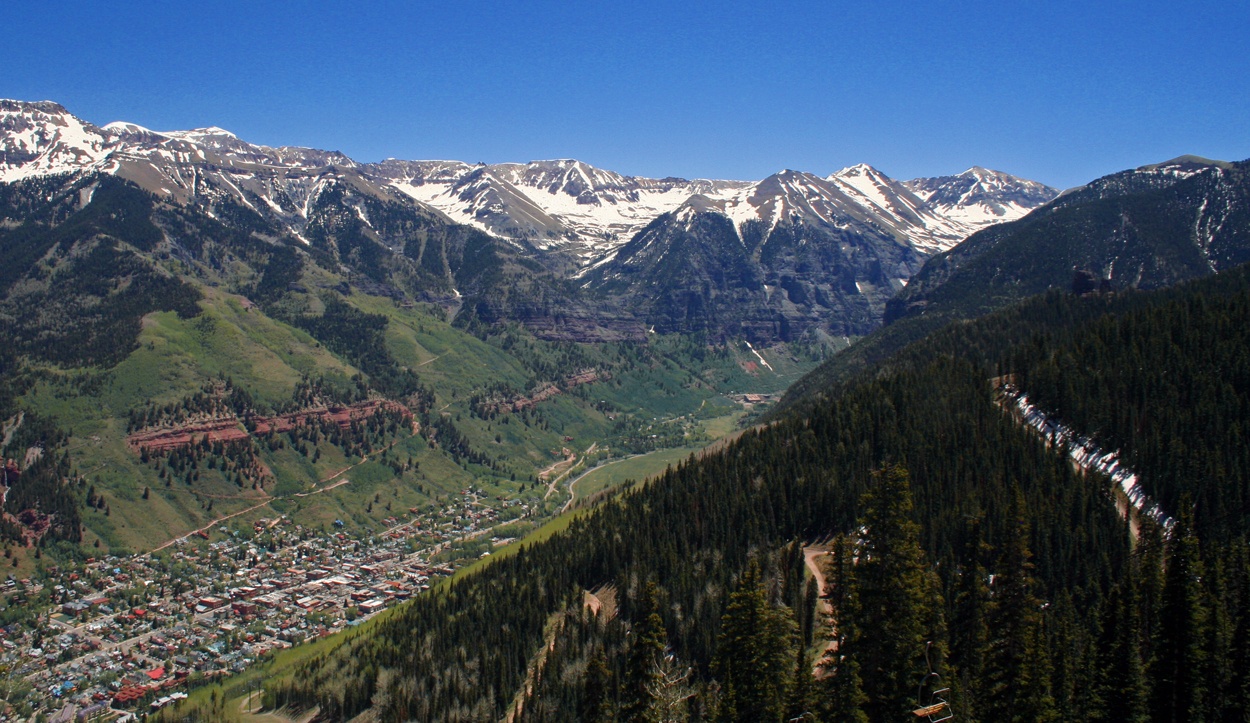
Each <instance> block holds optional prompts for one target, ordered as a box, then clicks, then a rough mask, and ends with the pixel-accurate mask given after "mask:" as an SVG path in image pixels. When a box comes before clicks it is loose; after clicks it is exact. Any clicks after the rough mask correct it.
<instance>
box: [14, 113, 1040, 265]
mask: <svg viewBox="0 0 1250 723" xmlns="http://www.w3.org/2000/svg"><path fill="white" fill-rule="evenodd" d="M81 172H104V173H111V174H115V175H118V176H121V177H123V178H125V179H127V180H130V181H133V182H135V183H137V184H138V185H140V186H141V187H143V188H146V189H147V190H149V191H152V192H154V193H157V194H158V195H161V196H165V197H172V198H174V199H176V200H177V201H179V202H181V203H190V202H192V201H194V202H196V203H198V204H202V205H205V206H206V207H208V208H209V210H210V212H211V211H212V209H213V207H214V205H216V204H220V203H223V202H229V203H234V204H237V205H240V206H243V207H245V208H248V209H250V210H252V211H255V212H256V213H258V214H261V215H262V216H264V217H266V218H269V219H276V220H280V221H281V222H282V223H283V224H284V225H285V226H286V227H287V228H288V229H289V230H290V232H291V233H292V234H294V235H295V236H296V237H299V238H305V231H306V226H307V224H308V220H309V218H308V214H309V209H310V208H311V207H312V206H313V205H314V201H315V199H316V198H317V196H318V195H319V194H320V193H321V192H322V191H323V190H324V189H325V188H326V186H327V184H346V185H347V186H348V187H350V188H351V189H352V191H353V193H354V194H356V195H364V196H369V197H372V198H374V199H378V200H385V201H387V202H402V199H408V200H409V201H410V202H415V203H416V205H418V206H419V207H420V208H421V209H423V211H425V212H429V211H431V210H434V211H436V213H437V214H439V215H441V216H443V217H445V218H446V219H447V220H450V221H454V222H456V223H462V224H466V225H469V226H474V227H476V228H479V229H481V230H483V231H485V232H487V233H489V234H492V235H494V236H496V237H498V238H501V239H505V240H508V241H511V242H513V243H514V244H516V245H518V246H521V247H523V248H537V249H540V250H544V251H555V252H564V253H568V254H570V255H571V256H572V257H573V258H574V259H576V261H575V263H576V264H577V265H580V266H582V267H583V268H588V267H590V266H593V265H596V264H601V263H603V262H604V261H605V260H606V259H607V258H609V257H610V256H611V255H612V254H613V253H615V252H616V251H617V250H618V249H619V248H621V247H622V246H624V245H625V244H626V243H627V242H628V241H629V240H630V239H631V238H633V237H634V236H635V235H636V234H637V233H639V232H640V231H641V230H642V229H643V228H645V227H646V226H647V225H648V224H650V223H651V222H652V221H654V220H655V219H656V218H658V217H660V216H662V215H663V214H666V213H669V212H671V211H674V210H676V209H677V208H679V207H680V206H681V205H682V204H683V203H685V202H686V201H687V200H688V199H690V198H691V197H692V196H695V195H699V196H703V197H705V198H706V199H707V200H708V201H709V203H710V209H709V210H711V211H712V212H716V211H717V210H719V212H721V213H724V214H725V215H726V216H727V217H728V218H729V219H731V220H732V221H733V224H734V226H735V227H736V228H738V229H739V233H740V234H741V227H742V225H743V224H744V223H746V222H749V221H758V222H761V223H763V224H764V225H765V226H767V227H769V228H772V227H775V226H776V225H777V223H778V222H779V221H780V220H782V219H783V218H789V219H791V220H793V219H795V218H798V217H803V218H807V219H809V220H811V221H812V222H819V223H823V224H826V225H830V226H834V227H850V226H856V225H863V224H867V225H870V226H873V227H875V228H877V229H878V230H881V231H884V232H885V233H887V234H889V235H891V236H893V237H895V238H897V239H899V241H900V242H903V243H907V244H909V245H911V246H913V247H914V248H915V249H916V250H917V251H919V252H920V253H923V254H933V253H936V252H939V251H942V250H945V249H948V248H950V247H951V246H953V245H954V244H956V243H958V242H959V241H960V240H962V239H963V238H965V237H966V236H967V235H968V234H970V233H971V232H973V231H975V230H977V229H978V228H981V227H982V226H984V225H986V224H988V223H995V222H1000V221H1008V220H1012V219H1015V218H1018V217H1020V216H1022V215H1024V214H1025V213H1027V212H1028V211H1029V210H1031V209H1032V208H1035V207H1036V206H1038V205H1040V204H1042V203H1044V202H1045V201H1047V200H1049V199H1050V198H1053V197H1054V196H1055V195H1056V194H1057V192H1056V191H1055V190H1054V189H1050V188H1048V187H1046V186H1043V185H1041V184H1038V183H1035V182H1032V181H1025V180H1022V179H1018V178H1015V177H1014V176H1009V175H1007V174H1004V173H998V172H994V171H986V170H984V169H980V168H973V169H971V170H969V171H966V172H964V173H962V174H960V175H958V176H950V177H941V178H926V179H916V180H914V181H904V182H899V181H895V180H893V179H891V178H889V177H888V176H886V175H885V174H883V173H881V172H880V171H877V170H876V169H874V168H872V167H871V166H867V165H862V164H861V165H857V166H852V167H850V168H846V169H843V170H841V171H838V172H836V173H834V174H832V175H830V176H828V177H826V178H820V177H818V176H815V175H812V174H808V173H802V172H796V171H784V172H781V173H778V174H775V175H773V176H770V177H768V178H766V179H763V180H761V181H757V182H750V181H725V180H686V179H681V178H662V179H652V178H640V177H636V176H626V175H622V174H619V173H615V172H613V171H608V170H604V169H600V168H595V167H593V166H590V165H587V164H585V163H582V162H580V161H576V160H554V161H534V162H530V163H501V164H495V165H481V164H478V165H470V164H467V163H463V162H460V161H400V160H387V161H383V162H381V163H372V164H360V163H357V162H356V161H353V160H352V159H351V158H348V157H347V156H345V155H343V154H342V153H338V152H335V151H321V150H316V149H310V148H296V147H278V148H273V147H268V146H261V145H255V144H252V143H248V142H246V141H243V140H241V139H239V138H238V137H237V136H235V135H234V134H233V133H230V132H229V131H226V130H224V129H221V128H216V127H209V128H198V129H193V130H186V131H163V132H158V131H152V130H149V129H146V128H143V127H141V126H138V125H135V124H132V123H124V122H116V123H110V124H108V125H105V126H103V127H97V126H95V125H92V124H91V123H87V122H85V121H83V120H81V119H79V118H76V117H75V116H73V115H72V114H70V113H69V112H68V111H67V110H65V108H63V107H62V106H60V105H58V104H56V103H52V102H47V101H45V102H39V103H27V102H21V101H10V100H4V101H0V181H3V182H9V181H14V180H18V179H21V178H27V177H30V176H39V175H49V174H57V173H81ZM397 192H398V193H397ZM366 223H367V219H366Z"/></svg>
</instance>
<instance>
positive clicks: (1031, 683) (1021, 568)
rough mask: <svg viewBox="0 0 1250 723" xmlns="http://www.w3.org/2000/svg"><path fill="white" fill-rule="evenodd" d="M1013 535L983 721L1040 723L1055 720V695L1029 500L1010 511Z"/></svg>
mask: <svg viewBox="0 0 1250 723" xmlns="http://www.w3.org/2000/svg"><path fill="white" fill-rule="evenodd" d="M1010 514H1011V518H1012V520H1013V521H1014V527H1015V529H1014V534H1013V535H1012V537H1011V539H1009V540H1008V541H1007V546H1006V549H1005V550H1003V555H1002V558H1001V560H1000V561H999V563H998V565H997V568H998V575H997V577H996V578H995V580H994V587H993V607H992V609H991V612H990V630H991V631H992V636H993V637H992V639H991V640H990V645H989V654H988V656H987V660H986V668H987V675H986V686H985V704H984V706H982V709H983V710H984V714H983V715H982V716H981V718H982V720H987V721H1004V722H1006V721H1020V723H1026V722H1029V723H1040V722H1041V721H1050V720H1055V719H1056V717H1057V715H1058V714H1057V711H1056V710H1055V702H1054V699H1053V697H1052V695H1051V691H1050V656H1049V654H1048V651H1047V649H1046V645H1045V636H1044V634H1043V630H1042V618H1041V612H1040V609H1041V601H1040V600H1038V599H1037V597H1036V596H1034V594H1033V584H1034V583H1033V572H1032V571H1033V563H1032V562H1030V559H1031V558H1032V553H1031V552H1029V546H1028V534H1029V523H1028V521H1027V520H1026V519H1025V518H1024V497H1023V495H1022V494H1021V493H1020V492H1019V490H1017V491H1016V495H1015V498H1014V502H1013V503H1012V508H1011V513H1010Z"/></svg>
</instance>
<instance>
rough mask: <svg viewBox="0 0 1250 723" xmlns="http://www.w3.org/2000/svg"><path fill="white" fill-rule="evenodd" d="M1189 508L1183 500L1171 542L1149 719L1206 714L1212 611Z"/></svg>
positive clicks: (1175, 720)
mask: <svg viewBox="0 0 1250 723" xmlns="http://www.w3.org/2000/svg"><path fill="white" fill-rule="evenodd" d="M1189 507H1190V505H1189V504H1188V502H1187V501H1185V500H1182V502H1181V514H1180V518H1179V519H1178V520H1177V521H1176V525H1175V526H1174V527H1173V528H1172V536H1171V538H1170V539H1169V540H1168V550H1167V569H1166V571H1165V572H1164V581H1163V601H1162V606H1161V608H1160V614H1159V632H1158V637H1157V639H1156V642H1155V657H1154V660H1153V661H1152V662H1151V666H1150V685H1151V690H1152V692H1153V695H1152V696H1151V718H1152V720H1155V721H1160V722H1163V723H1180V722H1181V721H1194V720H1202V718H1203V715H1204V714H1205V713H1206V710H1205V704H1206V700H1205V698H1206V694H1207V689H1206V681H1205V680H1203V677H1202V671H1203V670H1204V666H1205V663H1206V651H1205V650H1204V648H1203V643H1204V642H1205V641H1206V638H1207V624H1208V610H1207V601H1206V594H1205V591H1204V590H1203V588H1202V576H1203V565H1202V557H1201V555H1200V554H1199V550H1198V537H1197V535H1195V534H1194V530H1193V519H1192V513H1191V512H1190V510H1189Z"/></svg>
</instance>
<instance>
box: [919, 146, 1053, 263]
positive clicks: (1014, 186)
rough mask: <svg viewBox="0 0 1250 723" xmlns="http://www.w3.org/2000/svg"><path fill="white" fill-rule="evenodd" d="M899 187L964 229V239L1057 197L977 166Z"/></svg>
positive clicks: (1049, 190)
mask: <svg viewBox="0 0 1250 723" xmlns="http://www.w3.org/2000/svg"><path fill="white" fill-rule="evenodd" d="M902 185H903V186H904V187H906V188H907V189H908V190H910V191H911V192H912V193H914V194H916V196H917V197H918V198H920V200H922V201H924V203H925V205H926V206H927V207H928V208H929V209H930V210H931V211H932V212H933V213H934V214H936V215H938V216H940V217H942V218H945V219H947V220H949V221H950V222H952V223H955V224H958V225H959V226H962V227H963V228H965V229H967V231H966V232H965V233H964V237H965V238H966V237H967V236H968V234H969V233H971V232H972V231H978V230H980V229H982V228H984V227H986V226H989V225H991V224H995V223H1002V222H1004V221H1014V220H1016V219H1017V218H1020V217H1021V216H1023V215H1025V214H1027V213H1028V212H1029V211H1032V210H1033V209H1035V208H1037V207H1038V206H1040V205H1042V204H1043V203H1046V202H1047V201H1050V200H1051V199H1053V198H1054V197H1055V196H1056V195H1057V192H1056V191H1055V189H1053V188H1051V187H1049V186H1046V185H1043V184H1041V183H1038V182H1036V181H1027V180H1024V179H1022V178H1016V177H1015V176H1012V175H1008V174H1006V173H1001V172H999V171H991V170H988V169H985V168H981V167H980V166H973V167H972V168H969V169H968V170H966V171H964V172H963V173H960V174H959V175H957V176H939V177H937V178H916V179H913V180H911V181H904V182H903V184H902ZM948 248H949V247H948ZM943 250H945V249H943Z"/></svg>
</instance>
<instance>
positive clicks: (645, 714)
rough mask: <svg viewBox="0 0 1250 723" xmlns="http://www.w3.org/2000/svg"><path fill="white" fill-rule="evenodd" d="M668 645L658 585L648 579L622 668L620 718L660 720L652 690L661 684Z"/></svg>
mask: <svg viewBox="0 0 1250 723" xmlns="http://www.w3.org/2000/svg"><path fill="white" fill-rule="evenodd" d="M667 647H668V632H667V631H666V630H665V629H664V618H662V617H660V588H659V586H658V585H656V584H655V583H654V582H648V583H647V586H646V589H645V590H644V592H643V597H642V605H641V606H640V610H639V617H638V622H636V623H635V624H634V629H633V641H632V643H631V645H630V650H629V662H628V667H627V668H626V670H625V691H624V703H623V705H622V706H621V720H623V721H627V722H631V723H632V722H634V721H637V722H638V723H659V716H658V712H657V710H656V707H655V705H654V704H653V703H654V700H653V699H652V694H653V692H654V691H655V690H656V689H657V687H658V686H659V685H660V678H661V672H660V662H661V661H662V660H663V658H664V651H665V649H666V648H667Z"/></svg>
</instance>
